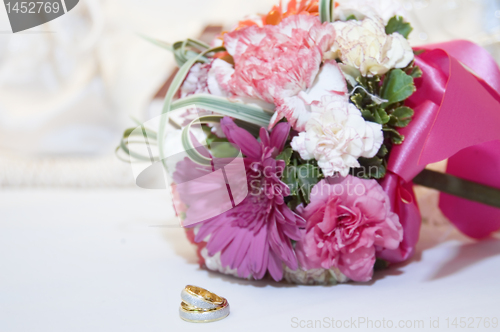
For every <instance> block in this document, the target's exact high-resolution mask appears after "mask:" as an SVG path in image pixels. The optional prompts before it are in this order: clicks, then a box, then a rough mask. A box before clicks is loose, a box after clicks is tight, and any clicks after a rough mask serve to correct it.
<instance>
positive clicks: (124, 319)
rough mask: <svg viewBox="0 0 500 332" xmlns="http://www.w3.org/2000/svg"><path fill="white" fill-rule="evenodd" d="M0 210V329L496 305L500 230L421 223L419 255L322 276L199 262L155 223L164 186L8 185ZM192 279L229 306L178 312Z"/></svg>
mask: <svg viewBox="0 0 500 332" xmlns="http://www.w3.org/2000/svg"><path fill="white" fill-rule="evenodd" d="M0 215H1V217H0V262H1V267H0V268H1V272H0V331H2V332H11V331H12V332H14V331H15V332H25V331H37V332H38V331H40V332H41V331H47V332H56V331H57V332H59V331H61V332H67V331H71V332H76V331H85V332H89V331H92V332H98V331H103V332H109V331H113V332H115V331H116V332H117V331H147V332H156V331H158V332H166V331H168V332H173V331H175V332H177V331H179V332H181V331H253V332H255V331H287V330H297V329H294V328H293V327H292V318H293V317H297V319H299V320H305V321H307V320H322V319H323V318H324V317H333V318H334V319H342V320H346V319H350V318H351V317H354V318H357V317H360V316H361V317H367V318H369V319H371V320H374V321H375V320H382V319H386V320H392V321H393V322H394V324H395V325H396V324H398V322H399V320H405V321H406V320H411V321H412V322H413V320H423V321H424V323H425V329H424V330H428V329H429V319H430V318H431V317H433V318H434V319H437V318H439V320H440V326H441V328H444V327H446V318H447V317H449V318H451V319H453V318H454V317H490V318H491V317H497V318H498V317H500V312H499V308H500V298H499V294H500V286H499V282H498V278H499V272H500V270H499V266H500V256H499V255H498V254H499V253H500V242H499V240H494V239H491V240H486V241H482V242H473V241H471V240H467V239H465V238H463V237H462V236H460V235H458V234H456V233H455V231H452V232H451V234H448V235H447V232H449V231H450V230H452V229H444V230H441V229H439V228H427V227H424V228H423V235H422V239H421V241H420V242H419V251H418V253H417V255H416V256H415V257H414V259H412V260H411V261H410V262H408V264H405V265H402V266H394V267H392V268H391V269H389V270H388V271H384V272H381V273H377V274H376V275H375V280H373V281H372V282H369V283H364V284H363V283H358V284H355V283H349V284H343V285H336V286H328V287H326V286H325V287H324V286H295V285H288V284H282V283H279V284H278V283H274V282H272V281H246V280H240V279H236V278H233V277H228V276H223V275H220V274H218V273H215V272H209V271H206V270H203V269H200V268H199V266H198V264H197V256H196V253H195V250H194V248H193V247H192V245H191V244H190V243H189V242H188V241H187V239H186V237H185V236H184V231H183V229H181V228H178V227H155V226H157V225H166V224H170V225H171V224H175V218H174V216H173V212H172V208H171V204H170V203H169V202H168V201H167V199H166V197H165V196H164V194H163V193H162V192H160V191H148V190H142V189H128V190H99V191H97V190H96V191H91V190H86V191H78V190H29V191H26V190H6V191H2V192H0ZM186 284H194V285H198V286H201V287H205V288H208V289H210V290H212V291H214V292H215V293H217V294H219V295H221V296H224V297H226V298H227V299H228V301H229V303H230V305H231V314H230V316H229V317H228V318H226V319H224V320H222V321H219V322H214V323H209V324H192V323H187V322H184V321H182V320H181V319H180V318H179V316H178V307H179V304H180V301H181V300H180V292H181V290H182V288H183V287H184V286H185V285H186ZM451 321H452V320H450V322H451ZM476 322H477V321H476ZM304 324H306V323H304ZM405 324H406V323H405ZM412 324H413V323H412ZM353 330H354V329H353ZM360 330H361V331H363V330H364V329H360ZM403 330H409V331H410V330H414V329H403ZM450 330H453V331H454V330H457V329H455V328H451V329H450ZM468 330H471V329H468ZM472 330H474V331H476V330H485V331H491V330H493V329H491V328H490V329H472ZM496 330H499V329H496Z"/></svg>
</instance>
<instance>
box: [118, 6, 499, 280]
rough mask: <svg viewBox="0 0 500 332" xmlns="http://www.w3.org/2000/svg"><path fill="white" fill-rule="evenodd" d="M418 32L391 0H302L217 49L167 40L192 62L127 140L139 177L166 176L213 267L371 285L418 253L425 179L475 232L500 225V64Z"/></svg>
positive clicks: (182, 63) (244, 26) (465, 45)
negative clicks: (420, 42)
mask: <svg viewBox="0 0 500 332" xmlns="http://www.w3.org/2000/svg"><path fill="white" fill-rule="evenodd" d="M411 30H412V28H411V26H410V24H409V23H408V22H406V21H405V19H404V11H402V9H401V8H400V7H399V6H398V5H397V3H393V2H391V1H384V0H378V1H377V0H350V1H342V2H333V1H330V0H321V1H317V0H302V1H297V0H290V1H289V2H288V3H287V4H286V6H284V5H282V4H280V5H279V6H275V7H274V8H272V10H271V11H270V12H269V13H268V14H267V15H253V16H249V17H247V18H246V19H245V20H242V21H241V22H239V24H238V25H237V26H236V27H234V29H232V30H231V31H227V32H224V33H223V34H222V35H221V36H219V37H218V38H217V39H215V40H214V41H213V42H212V44H211V45H206V44H204V43H202V42H199V41H196V40H191V39H188V40H186V41H182V42H177V43H175V44H173V45H169V44H166V43H162V42H159V41H154V42H155V43H157V44H158V45H160V46H163V47H165V48H167V49H169V50H171V51H172V52H173V53H174V56H175V59H176V61H177V63H178V65H179V67H180V69H179V71H178V72H177V74H176V76H175V78H174V79H173V81H172V83H171V85H170V88H169V90H168V92H167V95H166V98H165V102H164V107H163V113H162V115H161V116H158V117H157V118H154V119H151V120H149V121H148V122H146V123H145V124H142V125H140V126H139V127H137V128H133V129H130V130H127V131H126V133H125V135H124V138H123V140H122V144H121V148H122V150H123V151H125V152H126V153H128V154H129V155H130V157H131V161H132V163H133V165H134V172H135V173H136V175H137V183H138V184H139V185H140V186H147V185H145V184H143V182H144V181H143V179H144V178H145V175H144V174H146V173H148V172H146V171H151V170H156V171H161V169H164V170H166V173H167V174H168V176H167V181H166V182H167V185H168V187H169V188H171V191H172V197H173V202H174V207H175V210H176V212H177V215H178V216H179V218H180V219H181V223H182V226H183V227H186V230H187V235H188V237H189V239H190V241H191V242H192V243H194V244H195V245H196V246H197V249H198V254H199V258H200V264H202V265H204V266H206V267H207V268H208V269H211V270H216V271H220V272H222V273H225V274H230V275H234V276H237V277H241V278H253V279H261V278H263V277H264V276H266V274H269V275H270V276H271V277H272V278H273V279H274V280H276V281H279V280H282V279H285V280H287V281H289V282H295V283H307V284H328V283H335V282H345V281H348V280H353V281H360V282H363V281H368V280H370V279H371V278H372V275H373V271H374V268H375V267H377V266H381V267H383V266H387V265H388V264H389V263H398V262H402V261H405V260H407V259H408V258H409V257H410V256H411V255H412V253H413V251H414V248H415V245H416V242H417V240H418V235H419V229H420V223H421V217H420V214H419V209H418V206H417V203H416V200H415V196H414V193H413V189H412V186H413V180H414V179H415V182H418V183H421V184H423V185H427V186H431V187H435V188H437V189H440V190H441V191H443V193H442V194H441V198H440V208H441V210H442V211H443V213H444V214H445V215H446V216H447V217H448V218H449V219H450V220H451V221H452V222H453V223H454V224H455V225H456V227H458V229H460V230H461V231H462V232H463V233H465V234H466V235H468V236H471V237H474V238H482V237H485V236H487V235H488V234H490V233H491V232H493V231H496V230H498V229H499V228H500V209H499V207H500V198H499V197H500V196H499V195H498V191H497V190H496V188H500V177H499V176H498V170H500V142H499V140H500V104H499V102H500V94H499V93H500V71H499V69H498V67H497V65H496V63H495V62H494V60H493V59H492V58H491V57H490V56H489V55H488V53H487V52H486V51H485V50H483V49H482V48H480V47H479V46H477V45H475V44H473V43H470V42H467V41H454V42H449V43H444V44H438V45H427V46H423V47H418V48H415V49H412V48H411V47H410V45H409V43H408V41H407V38H408V35H409V34H410V32H411ZM136 143H145V144H136ZM153 150H154V151H156V153H153V152H154V151H153ZM444 159H449V160H448V166H447V173H448V174H435V173H432V172H430V171H423V170H424V168H425V166H426V165H427V164H429V163H433V162H437V161H441V160H444ZM422 171H423V172H422ZM141 181H142V182H141ZM161 187H162V186H161V185H160V186H158V188H161Z"/></svg>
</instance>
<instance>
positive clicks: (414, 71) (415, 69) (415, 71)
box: [409, 66, 422, 78]
mask: <svg viewBox="0 0 500 332" xmlns="http://www.w3.org/2000/svg"><path fill="white" fill-rule="evenodd" d="M409 75H410V76H411V77H413V78H419V77H422V69H420V67H419V66H414V67H412V68H411V72H410V73H409Z"/></svg>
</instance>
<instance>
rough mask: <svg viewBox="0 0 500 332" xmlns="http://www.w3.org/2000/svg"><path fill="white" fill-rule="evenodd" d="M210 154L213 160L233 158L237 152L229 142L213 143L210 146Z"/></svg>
mask: <svg viewBox="0 0 500 332" xmlns="http://www.w3.org/2000/svg"><path fill="white" fill-rule="evenodd" d="M210 152H211V154H212V156H214V157H215V158H234V157H236V156H238V153H239V150H238V149H237V148H235V147H234V145H232V144H231V143H229V142H214V141H212V144H210Z"/></svg>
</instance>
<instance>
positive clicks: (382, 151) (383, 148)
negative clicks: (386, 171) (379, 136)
mask: <svg viewBox="0 0 500 332" xmlns="http://www.w3.org/2000/svg"><path fill="white" fill-rule="evenodd" d="M388 153H389V150H388V149H387V146H385V144H382V146H381V147H380V149H379V150H378V152H377V157H379V158H383V157H385V156H386V155H387V154H388Z"/></svg>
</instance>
